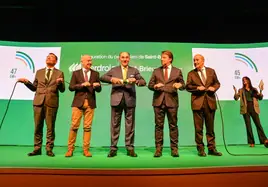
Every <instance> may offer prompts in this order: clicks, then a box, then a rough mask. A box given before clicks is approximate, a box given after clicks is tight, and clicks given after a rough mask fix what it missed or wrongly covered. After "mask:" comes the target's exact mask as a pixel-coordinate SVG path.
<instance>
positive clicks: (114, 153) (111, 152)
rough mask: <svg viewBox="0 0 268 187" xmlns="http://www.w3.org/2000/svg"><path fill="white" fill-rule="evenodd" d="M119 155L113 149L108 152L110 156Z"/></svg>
mask: <svg viewBox="0 0 268 187" xmlns="http://www.w3.org/2000/svg"><path fill="white" fill-rule="evenodd" d="M116 155H117V151H115V150H111V151H110V152H109V154H108V157H115V156H116Z"/></svg>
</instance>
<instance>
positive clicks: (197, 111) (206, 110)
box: [186, 54, 222, 156]
mask: <svg viewBox="0 0 268 187" xmlns="http://www.w3.org/2000/svg"><path fill="white" fill-rule="evenodd" d="M193 61H194V66H195V69H193V70H192V71H190V72H189V73H188V76H187V82H186V90H187V91H188V92H190V93H191V94H192V97H191V103H192V106H191V107H192V111H193V117H194V126H195V142H196V146H197V151H198V155H199V156H206V153H205V151H204V143H203V124H204V122H205V126H206V137H207V147H208V154H209V155H214V156H221V155H222V153H220V152H218V151H217V149H216V145H215V133H214V116H215V111H216V109H217V104H216V97H215V92H216V91H217V90H218V89H219V88H220V82H219V80H218V78H217V75H216V72H215V71H214V69H212V68H209V67H205V66H204V62H205V58H204V56H202V55H201V54H197V55H195V56H194V59H193Z"/></svg>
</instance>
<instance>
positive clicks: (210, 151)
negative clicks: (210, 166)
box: [208, 149, 222, 156]
mask: <svg viewBox="0 0 268 187" xmlns="http://www.w3.org/2000/svg"><path fill="white" fill-rule="evenodd" d="M208 154H209V155H213V156H222V153H221V152H218V151H217V150H216V149H212V150H208Z"/></svg>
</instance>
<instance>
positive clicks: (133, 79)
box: [127, 78, 136, 84]
mask: <svg viewBox="0 0 268 187" xmlns="http://www.w3.org/2000/svg"><path fill="white" fill-rule="evenodd" d="M127 80H128V82H129V84H132V83H136V79H135V78H128V79H127Z"/></svg>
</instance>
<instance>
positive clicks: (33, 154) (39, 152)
mask: <svg viewBox="0 0 268 187" xmlns="http://www.w3.org/2000/svg"><path fill="white" fill-rule="evenodd" d="M41 154H42V152H41V150H34V151H33V152H31V153H28V156H37V155H41Z"/></svg>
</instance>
